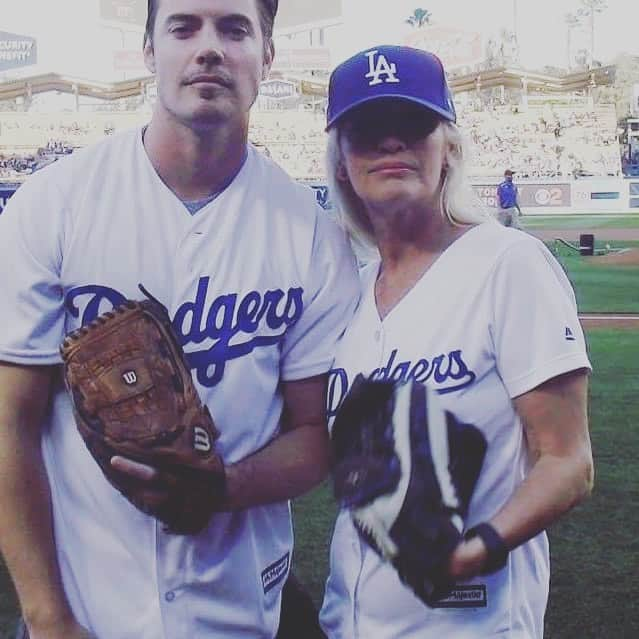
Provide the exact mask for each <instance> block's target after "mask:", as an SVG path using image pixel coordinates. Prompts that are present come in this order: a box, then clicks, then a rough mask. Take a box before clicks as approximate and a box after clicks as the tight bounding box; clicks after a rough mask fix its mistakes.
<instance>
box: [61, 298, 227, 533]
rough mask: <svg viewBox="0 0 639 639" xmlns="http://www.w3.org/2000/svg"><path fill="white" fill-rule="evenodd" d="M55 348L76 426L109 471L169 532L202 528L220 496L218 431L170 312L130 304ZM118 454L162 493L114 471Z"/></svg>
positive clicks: (126, 493) (147, 303) (155, 304)
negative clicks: (148, 470) (151, 471)
mask: <svg viewBox="0 0 639 639" xmlns="http://www.w3.org/2000/svg"><path fill="white" fill-rule="evenodd" d="M60 352H61V354H62V359H63V361H64V377H65V383H66V386H67V389H68V391H69V393H70V395H71V398H72V402H73V409H74V414H75V418H76V423H77V426H78V430H79V431H80V434H81V435H82V437H83V439H84V441H85V443H86V445H87V447H88V449H89V450H90V451H91V454H92V455H93V457H94V458H95V460H96V461H97V462H98V464H99V465H100V468H101V469H102V472H103V473H104V474H105V476H106V478H107V479H108V480H109V481H110V482H111V484H113V486H115V488H117V489H118V490H119V491H120V492H121V493H122V494H123V495H124V496H125V497H126V498H127V499H128V500H129V501H131V502H132V503H133V504H134V505H135V506H137V507H138V508H139V509H140V510H142V511H143V512H145V513H147V514H149V515H152V516H154V517H156V518H157V519H159V520H161V521H162V522H164V523H165V524H166V526H167V529H168V530H169V531H170V532H173V533H177V534H195V533H197V532H199V531H201V530H202V529H203V528H204V527H205V526H206V525H207V523H208V521H209V519H210V517H211V514H212V513H213V511H214V510H216V508H217V507H219V505H220V503H221V501H222V499H223V496H224V486H225V482H224V478H225V474H224V465H223V463H222V460H221V458H220V456H219V455H218V454H217V453H216V451H215V440H216V439H217V438H218V436H219V432H218V430H217V429H216V427H215V424H214V423H213V419H212V418H211V415H210V413H209V411H208V409H207V407H206V406H204V405H202V402H201V401H200V398H199V396H198V394H197V390H196V389H195V386H194V384H193V380H192V378H191V373H190V370H189V367H188V365H187V364H186V360H185V357H184V353H183V352H182V349H181V347H180V345H179V343H178V341H177V339H176V337H175V335H174V333H173V328H172V326H171V321H170V319H169V316H168V313H167V311H166V309H165V308H164V307H163V306H162V305H161V304H160V303H159V302H157V301H156V300H152V299H151V300H145V301H142V302H136V301H126V302H125V303H124V304H122V305H120V306H118V307H117V308H115V309H114V310H113V311H110V312H108V313H105V314H104V315H101V316H100V317H98V318H97V319H96V320H94V321H93V322H92V323H91V324H89V325H88V326H85V327H82V328H80V329H78V330H76V331H74V332H72V333H70V334H69V335H67V337H66V338H65V340H64V342H63V343H62V345H61V347H60ZM115 455H121V456H123V457H126V458H129V459H132V460H134V461H137V462H140V463H143V464H147V465H149V466H152V467H154V468H155V469H157V470H158V473H159V477H160V479H161V484H162V492H161V498H160V497H158V494H156V493H153V491H149V490H147V488H148V485H146V486H144V485H143V484H142V481H141V480H139V479H136V478H132V477H131V476H129V475H127V474H125V473H123V472H121V471H118V470H116V469H114V468H113V467H112V465H111V458H112V457H113V456H115Z"/></svg>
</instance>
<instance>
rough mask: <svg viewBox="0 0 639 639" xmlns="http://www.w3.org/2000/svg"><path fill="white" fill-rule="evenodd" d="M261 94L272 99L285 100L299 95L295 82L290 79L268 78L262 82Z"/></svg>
mask: <svg viewBox="0 0 639 639" xmlns="http://www.w3.org/2000/svg"><path fill="white" fill-rule="evenodd" d="M260 95H261V96H262V97H265V98H271V99H272V100H285V99H286V98H294V97H296V96H297V89H296V88H295V83H294V82H289V81H288V80H266V82H262V84H260Z"/></svg>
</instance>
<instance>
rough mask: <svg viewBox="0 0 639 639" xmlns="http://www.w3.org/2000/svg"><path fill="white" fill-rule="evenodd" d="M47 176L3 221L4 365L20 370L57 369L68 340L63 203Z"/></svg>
mask: <svg viewBox="0 0 639 639" xmlns="http://www.w3.org/2000/svg"><path fill="white" fill-rule="evenodd" d="M44 173H47V170H46V169H45V170H44V171H43V172H42V174H41V173H37V174H34V175H33V176H31V177H30V178H29V179H28V180H27V182H25V183H24V184H23V185H22V186H21V187H20V188H19V189H18V191H17V192H16V193H15V194H14V195H13V197H12V198H11V199H10V200H9V202H8V203H7V206H6V208H5V210H4V212H3V213H2V215H0V299H1V300H2V301H1V306H2V313H3V322H2V331H0V360H3V361H6V362H11V363H16V364H36V365H45V364H55V363H59V361H60V359H59V355H58V347H59V345H60V342H61V340H62V338H63V334H64V307H63V298H62V287H61V283H60V269H61V263H62V248H61V246H62V242H63V238H62V237H61V233H60V228H61V224H60V221H61V219H62V215H63V211H62V210H61V206H60V205H61V199H62V198H61V195H60V193H59V192H58V191H57V189H56V187H55V185H53V184H51V183H50V181H47V179H46V176H45V175H43V174H44Z"/></svg>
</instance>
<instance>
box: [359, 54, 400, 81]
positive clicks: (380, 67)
mask: <svg viewBox="0 0 639 639" xmlns="http://www.w3.org/2000/svg"><path fill="white" fill-rule="evenodd" d="M378 54H379V51H378V50H377V49H375V50H373V51H369V52H368V53H367V54H366V56H367V57H368V73H367V74H366V75H365V76H364V77H365V78H371V80H370V82H369V83H368V86H370V87H372V86H375V85H376V84H382V83H383V82H399V78H398V77H397V76H396V75H395V74H396V73H397V65H396V64H395V63H394V62H391V63H390V64H389V62H388V60H387V59H386V56H385V55H384V54H383V53H382V54H381V55H378ZM382 76H385V77H386V79H384V80H382Z"/></svg>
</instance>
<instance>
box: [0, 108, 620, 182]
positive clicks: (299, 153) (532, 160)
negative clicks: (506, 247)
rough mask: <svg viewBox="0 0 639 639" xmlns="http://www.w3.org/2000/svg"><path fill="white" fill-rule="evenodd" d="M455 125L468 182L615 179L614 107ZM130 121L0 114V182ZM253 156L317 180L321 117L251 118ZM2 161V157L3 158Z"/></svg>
mask: <svg viewBox="0 0 639 639" xmlns="http://www.w3.org/2000/svg"><path fill="white" fill-rule="evenodd" d="M459 111H460V112H459V124H460V127H461V129H462V131H463V132H464V134H465V135H466V136H467V137H468V138H469V142H470V143H471V144H470V147H471V149H472V150H473V154H472V158H471V167H470V174H471V176H477V177H493V176H494V177H499V176H500V175H501V174H502V173H503V169H504V167H505V166H507V167H509V168H511V169H512V170H514V171H516V172H517V175H518V178H527V177H528V178H561V179H566V178H578V177H582V176H590V175H593V176H619V175H621V159H620V147H619V144H618V141H617V135H616V128H617V124H616V116H615V110H614V106H612V105H599V106H596V107H595V108H594V109H592V108H590V107H588V106H587V105H586V104H583V105H570V104H559V105H549V104H545V105H532V106H529V108H527V109H526V110H522V109H521V108H517V107H513V106H509V105H503V106H497V107H491V108H483V109H476V108H473V107H461V108H460V109H459ZM143 117H148V114H147V115H144V114H139V113H138V114H136V113H117V114H116V113H65V114H63V115H62V114H61V115H55V116H43V115H40V114H38V115H37V117H36V114H29V113H19V114H17V113H10V114H0V179H11V178H12V177H15V176H16V175H18V176H19V175H24V174H28V173H30V172H32V171H34V170H37V168H39V167H40V166H43V165H45V164H46V163H48V162H50V161H52V158H53V159H55V158H57V157H59V156H60V155H63V154H66V153H68V152H70V151H71V150H72V149H73V148H77V147H81V146H86V145H87V144H91V143H93V142H95V141H97V140H99V139H100V138H102V137H104V136H105V135H109V134H111V133H114V132H115V131H117V130H119V129H124V128H129V127H131V126H136V125H140V124H141V123H142V118H143ZM249 137H250V139H251V141H252V142H253V143H254V144H256V146H257V147H258V149H260V150H261V151H263V152H264V153H267V154H268V155H270V156H271V157H272V158H273V159H274V160H275V161H276V162H278V163H279V164H281V165H282V166H283V167H284V168H285V169H286V170H287V171H288V172H289V173H290V174H291V175H292V176H293V177H295V178H297V179H309V180H312V179H322V178H323V176H324V151H325V145H326V135H325V133H324V117H323V115H322V114H321V113H319V112H311V111H303V110H300V111H296V110H286V111H256V112H255V113H253V116H252V120H251V128H250V131H249ZM2 154H4V155H2Z"/></svg>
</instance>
